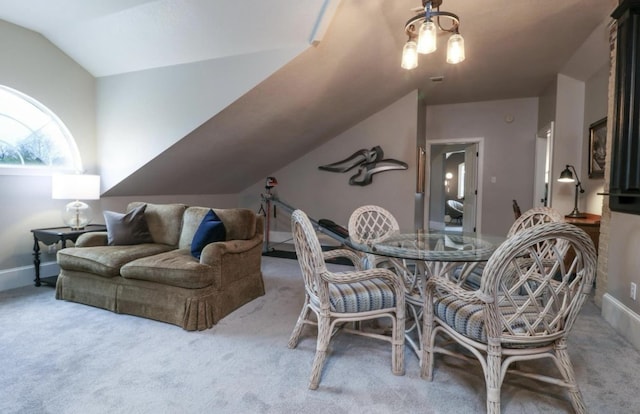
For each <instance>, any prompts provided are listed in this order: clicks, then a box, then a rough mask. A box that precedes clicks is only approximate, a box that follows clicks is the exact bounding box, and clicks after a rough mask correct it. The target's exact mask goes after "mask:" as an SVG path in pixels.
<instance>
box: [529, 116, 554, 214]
mask: <svg viewBox="0 0 640 414" xmlns="http://www.w3.org/2000/svg"><path fill="white" fill-rule="evenodd" d="M534 162H535V170H534V180H533V206H534V207H551V194H552V193H551V187H552V185H553V176H552V172H551V166H552V165H553V121H552V122H550V123H549V124H548V125H547V126H546V127H544V128H542V129H541V130H540V131H538V134H537V135H536V149H535V161H534Z"/></svg>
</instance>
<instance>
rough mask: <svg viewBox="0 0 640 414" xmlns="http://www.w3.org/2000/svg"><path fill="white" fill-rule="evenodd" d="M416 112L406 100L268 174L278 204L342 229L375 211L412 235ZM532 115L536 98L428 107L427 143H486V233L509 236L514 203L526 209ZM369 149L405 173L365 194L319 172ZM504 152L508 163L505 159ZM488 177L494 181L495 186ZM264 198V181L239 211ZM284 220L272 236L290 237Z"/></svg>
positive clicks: (380, 179) (413, 97) (344, 177)
mask: <svg viewBox="0 0 640 414" xmlns="http://www.w3.org/2000/svg"><path fill="white" fill-rule="evenodd" d="M417 105H418V101H417V92H412V93H411V94H409V95H407V96H405V97H404V98H402V99H400V100H399V101H397V102H395V103H393V104H391V105H390V106H388V107H387V108H385V109H384V110H382V111H380V112H378V113H376V114H374V115H372V116H371V117H369V118H368V119H366V120H364V121H362V122H360V123H359V124H358V125H356V126H354V127H353V128H351V129H349V130H347V131H346V132H344V133H342V134H340V135H338V136H337V137H336V138H334V139H333V140H331V141H329V142H328V143H326V144H324V145H322V146H321V147H319V148H317V149H316V150H314V151H312V152H310V153H308V154H306V155H305V156H303V157H301V158H300V159H298V160H296V161H295V162H293V163H291V164H289V165H288V166H286V167H285V168H283V169H281V170H278V171H274V172H273V174H271V175H273V176H275V177H276V178H277V179H278V182H279V184H278V186H277V187H276V189H275V192H276V193H277V194H278V196H279V198H280V199H281V200H283V201H285V202H287V203H288V204H290V205H292V206H293V207H296V208H300V209H302V210H305V211H306V212H307V214H309V215H310V216H311V217H314V218H329V219H332V220H334V221H336V222H338V223H342V224H343V225H346V224H347V222H348V220H349V216H350V215H351V212H352V211H353V210H354V209H355V208H357V207H359V206H360V205H364V204H377V205H380V206H382V207H384V208H386V209H388V210H390V211H391V212H392V213H393V214H394V215H395V216H396V218H397V219H398V222H399V224H400V226H401V227H402V228H405V229H409V228H412V227H413V217H414V195H415V182H416V177H415V174H416V170H415V158H416V122H417V119H416V108H417ZM537 108H538V100H537V98H525V99H514V100H504V101H489V102H476V103H466V104H456V105H438V106H429V107H427V140H443V139H460V138H483V139H484V142H485V145H484V148H485V155H484V156H483V157H484V170H485V172H484V175H483V176H484V183H483V186H482V187H483V189H484V190H483V191H484V193H483V197H482V206H481V212H480V214H481V216H480V217H481V229H482V232H484V233H490V234H497V235H505V234H506V233H507V231H508V229H509V227H510V226H511V224H512V223H513V210H512V207H511V204H512V202H511V200H512V199H514V198H516V199H518V200H519V202H520V205H521V206H523V207H524V208H526V206H530V205H531V203H532V192H533V181H532V177H533V157H534V152H533V148H534V144H535V133H536V127H537ZM506 115H510V116H511V117H513V119H514V120H513V122H507V121H505V116H506ZM374 145H381V146H382V148H383V149H384V151H385V156H387V157H390V158H396V159H400V160H402V161H405V162H407V163H408V164H409V170H408V171H391V172H387V173H383V174H379V175H377V176H375V178H374V181H373V183H372V184H371V185H369V186H366V187H355V186H350V185H349V184H348V179H349V176H350V175H351V174H350V173H344V174H337V173H329V172H325V171H320V170H318V166H319V165H323V164H328V163H331V162H334V161H338V160H341V159H343V158H346V157H347V156H349V155H351V154H352V153H353V152H355V151H357V150H359V149H361V148H371V147H372V146H374ZM505 152H506V153H508V154H510V156H509V157H505V156H504V154H505ZM491 177H495V178H496V179H495V183H493V182H491ZM427 179H428V177H427ZM262 192H264V181H260V182H258V183H256V184H254V185H253V186H251V187H250V188H248V189H247V190H245V191H243V192H242V194H241V195H240V203H241V204H243V205H246V206H250V207H252V208H254V209H257V208H258V207H259V201H260V199H259V194H261V193H262ZM427 197H428V194H427ZM426 203H427V204H428V199H427V200H426ZM288 220H289V217H288V216H286V215H284V214H280V215H279V216H278V220H277V221H276V222H275V223H274V226H273V228H272V229H273V230H275V231H280V232H289V231H290V223H289V221H288Z"/></svg>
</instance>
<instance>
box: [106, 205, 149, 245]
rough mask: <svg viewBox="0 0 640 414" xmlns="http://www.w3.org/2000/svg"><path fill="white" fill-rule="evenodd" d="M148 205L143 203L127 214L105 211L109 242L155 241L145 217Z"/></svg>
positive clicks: (117, 243)
mask: <svg viewBox="0 0 640 414" xmlns="http://www.w3.org/2000/svg"><path fill="white" fill-rule="evenodd" d="M146 207H147V206H146V204H143V205H141V206H138V207H136V208H134V209H133V210H131V211H129V212H128V213H126V214H123V213H116V212H115V211H108V210H107V211H105V212H104V221H105V224H106V225H107V243H108V244H109V245H110V246H123V245H131V244H142V243H153V239H152V238H151V234H150V233H149V227H148V226H147V221H146V220H145V218H144V210H145V209H146Z"/></svg>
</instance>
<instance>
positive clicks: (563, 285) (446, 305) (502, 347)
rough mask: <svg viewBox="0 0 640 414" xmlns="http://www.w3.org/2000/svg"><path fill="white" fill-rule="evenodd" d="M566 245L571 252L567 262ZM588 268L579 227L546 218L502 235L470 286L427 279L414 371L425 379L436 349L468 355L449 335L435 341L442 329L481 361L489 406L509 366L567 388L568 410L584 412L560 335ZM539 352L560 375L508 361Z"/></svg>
mask: <svg viewBox="0 0 640 414" xmlns="http://www.w3.org/2000/svg"><path fill="white" fill-rule="evenodd" d="M541 246H543V248H541ZM568 250H571V251H572V252H573V253H575V256H574V258H573V260H572V261H571V262H570V263H569V264H566V263H565V255H566V254H567V251H568ZM595 270H596V251H595V248H594V245H593V242H592V241H591V239H590V238H589V236H588V235H587V234H586V233H585V232H584V231H583V230H581V229H580V228H578V227H576V226H573V225H571V224H568V223H545V224H540V225H536V226H533V227H531V228H528V229H524V230H521V231H519V232H517V233H516V234H514V235H513V236H512V237H510V238H509V239H507V241H505V242H504V243H503V244H502V245H501V246H500V247H499V248H498V249H497V250H496V251H495V252H494V254H493V255H492V256H491V258H490V259H489V261H488V262H487V265H486V267H485V270H484V275H483V278H482V282H481V285H480V288H479V289H478V290H476V291H470V290H468V289H465V288H463V287H461V286H458V285H456V284H455V283H453V282H451V281H449V280H447V279H446V278H431V279H429V280H428V282H427V286H426V302H425V303H433V304H434V305H433V306H428V307H426V309H425V311H424V317H423V337H422V352H423V353H422V358H421V361H420V366H421V376H422V377H423V378H426V379H428V380H432V378H433V365H434V354H435V353H444V354H447V355H450V356H456V357H459V358H462V359H466V360H473V358H472V357H469V356H468V355H469V354H468V353H466V355H463V354H462V353H460V352H458V351H457V350H456V349H452V348H451V347H449V346H447V344H448V343H450V342H448V343H445V342H436V338H439V336H440V335H443V336H445V337H447V338H448V339H451V340H453V341H452V342H453V343H454V344H458V345H460V346H462V347H463V348H465V349H466V350H467V351H468V352H470V353H471V354H473V355H474V356H475V357H476V358H477V359H478V360H479V361H480V365H481V367H482V371H483V373H484V377H485V382H486V398H487V412H488V413H490V414H495V413H499V412H500V389H501V386H502V383H503V380H504V378H505V375H506V374H508V373H509V374H517V375H520V376H523V377H527V378H531V379H535V380H540V381H544V382H548V383H550V384H553V385H557V386H561V387H564V388H566V389H567V390H568V392H569V395H570V399H571V404H572V406H573V409H574V410H575V412H576V413H584V412H585V405H584V401H583V399H582V395H581V393H580V390H579V389H578V384H577V382H576V379H575V375H574V370H573V365H572V363H571V360H570V359H569V353H568V352H567V336H568V334H569V332H570V330H571V328H572V327H573V324H574V322H575V320H576V318H577V316H578V313H579V311H580V309H581V307H582V305H583V304H584V302H585V300H586V299H587V296H588V295H589V292H590V290H591V286H592V283H593V278H594V277H595ZM539 358H550V359H551V360H552V361H553V362H554V363H555V366H556V368H557V369H558V371H559V372H560V376H558V375H555V376H552V375H551V374H549V373H543V374H537V373H534V372H532V370H531V368H535V367H530V368H529V369H528V370H522V368H523V366H521V365H520V364H518V365H512V364H513V363H514V362H518V361H529V360H535V359H539ZM527 365H530V364H527ZM510 366H511V369H510Z"/></svg>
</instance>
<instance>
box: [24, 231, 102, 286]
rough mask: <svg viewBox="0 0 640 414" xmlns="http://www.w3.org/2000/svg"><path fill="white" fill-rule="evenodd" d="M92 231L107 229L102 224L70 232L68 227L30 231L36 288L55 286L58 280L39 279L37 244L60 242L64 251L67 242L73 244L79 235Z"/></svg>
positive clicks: (53, 277) (54, 278)
mask: <svg viewBox="0 0 640 414" xmlns="http://www.w3.org/2000/svg"><path fill="white" fill-rule="evenodd" d="M92 231H107V227H106V226H105V225H103V224H89V225H88V226H86V227H85V228H84V229H81V230H72V229H71V228H69V227H48V228H44V229H33V230H31V233H33V266H34V267H35V270H36V278H35V279H34V282H35V283H36V286H40V284H41V283H44V284H46V285H49V286H55V285H56V280H57V279H58V276H52V277H46V278H43V279H40V243H38V242H42V243H44V244H46V245H51V244H56V243H58V242H62V247H61V248H62V249H64V248H65V247H66V245H67V240H71V241H72V242H74V243H75V241H76V240H78V237H80V235H81V234H84V233H89V232H92Z"/></svg>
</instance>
